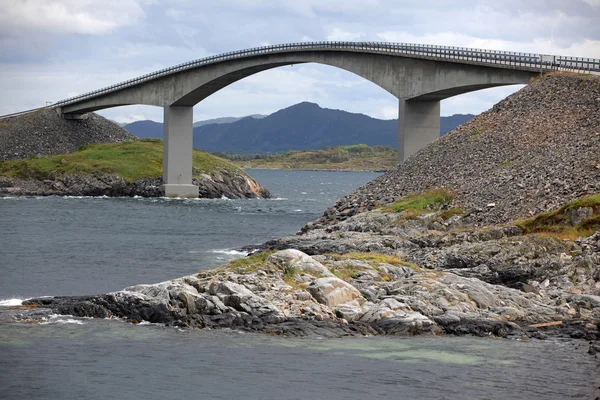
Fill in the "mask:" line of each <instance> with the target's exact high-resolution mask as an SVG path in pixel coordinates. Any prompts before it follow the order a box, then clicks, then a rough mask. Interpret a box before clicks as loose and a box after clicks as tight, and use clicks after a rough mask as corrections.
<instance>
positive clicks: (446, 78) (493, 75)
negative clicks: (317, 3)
mask: <svg viewBox="0 0 600 400" xmlns="http://www.w3.org/2000/svg"><path fill="white" fill-rule="evenodd" d="M371 45H372V44H371ZM371 45H369V46H366V47H365V46H364V45H363V44H357V43H355V44H350V45H344V46H337V45H335V44H334V45H332V46H329V44H327V45H323V46H307V47H302V46H300V47H298V46H295V45H282V46H281V47H279V48H262V50H261V49H251V50H249V51H248V53H247V54H246V53H239V54H238V53H234V54H232V55H224V56H217V57H216V58H215V59H214V60H209V61H207V62H203V61H202V60H199V61H198V62H195V64H194V63H188V64H184V65H181V66H177V67H173V68H172V69H169V70H167V71H166V72H165V71H159V72H158V73H157V74H155V75H149V76H147V77H141V78H140V79H138V80H133V81H131V82H125V83H123V84H120V85H115V86H114V87H109V88H106V89H103V90H100V91H98V92H92V93H90V94H86V95H82V96H79V97H78V98H75V99H68V100H66V101H63V102H59V107H60V112H61V113H62V114H63V115H64V116H65V117H66V118H73V117H74V118H78V117H79V116H81V115H83V114H85V113H87V112H91V111H96V110H101V109H105V108H110V107H116V106H123V105H136V104H139V105H152V106H160V107H163V108H164V141H165V150H164V165H163V180H164V183H165V192H166V194H167V195H177V196H180V195H183V196H194V194H195V193H196V195H197V189H196V188H195V187H193V185H192V184H191V173H192V168H191V151H192V124H193V111H192V107H193V106H194V105H196V104H198V103H199V102H201V101H202V100H204V99H205V98H207V97H208V96H210V95H211V94H213V93H215V92H217V91H219V90H221V89H223V88H224V87H226V86H228V85H230V84H232V83H234V82H237V81H239V80H241V79H243V78H246V77H248V76H251V75H253V74H256V73H259V72H262V71H266V70H269V69H273V68H277V67H282V66H286V65H293V64H303V63H318V64H324V65H329V66H333V67H337V68H341V69H343V70H346V71H349V72H351V73H354V74H356V75H358V76H360V77H362V78H364V79H366V80H368V81H370V82H372V83H375V84H376V85H378V86H380V87H381V88H383V89H384V90H386V91H387V92H389V93H391V94H392V95H394V96H395V97H397V98H398V100H399V106H398V107H399V108H398V109H399V128H398V140H399V145H398V148H399V158H400V162H402V161H403V160H405V159H406V158H407V157H408V156H410V155H411V154H413V153H415V152H416V151H417V150H419V149H420V148H422V147H423V146H425V145H427V144H428V143H430V142H432V141H433V140H435V139H437V138H438V137H439V131H440V122H439V117H440V101H441V100H443V99H445V98H448V97H451V96H454V95H457V94H462V93H467V92H470V91H474V90H479V89H484V88H489V87H496V86H503V85H513V84H526V83H528V82H529V80H530V78H531V77H532V76H533V75H536V74H538V73H539V69H538V68H537V65H536V64H535V62H533V61H531V60H532V59H533V58H532V57H529V56H525V55H521V56H519V57H516V56H513V61H512V63H511V61H510V59H506V60H508V61H502V60H501V59H494V61H493V62H490V61H489V60H488V59H489V58H490V57H491V55H490V54H488V53H485V52H482V53H477V54H479V55H478V56H475V55H474V54H472V53H469V52H467V53H465V52H463V51H462V50H460V51H454V53H452V52H450V51H448V52H447V53H444V54H442V53H441V52H439V53H435V54H433V53H431V52H428V51H421V52H419V51H420V50H419V51H416V49H415V48H408V49H403V50H402V49H399V48H394V47H393V46H392V45H391V44H381V45H382V46H379V47H378V46H374V47H373V46H371ZM463 50H464V49H463ZM436 51H437V50H436ZM496 56H497V55H494V57H496ZM478 57H479V58H478ZM486 57H487V58H486ZM498 57H499V56H498ZM486 60H487V62H486Z"/></svg>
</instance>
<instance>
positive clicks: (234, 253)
mask: <svg viewBox="0 0 600 400" xmlns="http://www.w3.org/2000/svg"><path fill="white" fill-rule="evenodd" d="M208 252H209V253H218V254H227V255H229V256H240V257H245V256H247V255H248V252H246V251H238V250H232V249H221V250H209V251H208Z"/></svg>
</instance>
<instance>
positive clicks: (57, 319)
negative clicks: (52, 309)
mask: <svg viewBox="0 0 600 400" xmlns="http://www.w3.org/2000/svg"><path fill="white" fill-rule="evenodd" d="M61 317H62V318H64V317H65V316H64V315H50V317H49V319H47V320H46V321H42V322H40V325H54V324H73V325H84V324H85V322H83V321H80V320H78V319H73V318H66V319H61Z"/></svg>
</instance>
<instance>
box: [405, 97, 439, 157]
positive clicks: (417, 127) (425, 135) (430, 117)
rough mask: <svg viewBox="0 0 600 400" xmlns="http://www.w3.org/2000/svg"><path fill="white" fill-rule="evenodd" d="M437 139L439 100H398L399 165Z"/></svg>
mask: <svg viewBox="0 0 600 400" xmlns="http://www.w3.org/2000/svg"><path fill="white" fill-rule="evenodd" d="M439 137H440V102H439V100H402V99H400V105H399V109H398V158H399V162H400V163H402V162H404V161H405V160H406V159H407V158H408V157H409V156H411V155H413V154H414V153H416V152H417V151H419V150H420V149H421V148H423V147H425V146H427V145H428V144H429V143H431V142H433V141H434V140H436V139H437V138H439Z"/></svg>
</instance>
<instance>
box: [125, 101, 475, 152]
mask: <svg viewBox="0 0 600 400" xmlns="http://www.w3.org/2000/svg"><path fill="white" fill-rule="evenodd" d="M472 117H473V115H471V114H466V115H463V114H458V115H453V116H450V117H441V119H440V134H442V135H443V134H445V133H447V132H449V131H450V130H452V129H454V128H455V127H456V126H458V125H460V124H461V123H464V122H466V121H468V120H469V119H471V118H472ZM125 129H127V130H129V131H130V132H131V133H133V134H135V135H136V136H139V137H162V124H161V123H157V122H153V121H139V122H136V123H133V124H129V125H126V126H125ZM397 137H398V121H397V120H380V119H376V118H371V117H369V116H367V115H364V114H355V113H349V112H346V111H342V110H331V109H326V108H321V107H319V106H318V105H317V104H314V103H308V102H304V103H299V104H296V105H293V106H291V107H288V108H285V109H283V110H279V111H277V112H275V113H273V114H271V115H269V116H267V117H264V118H261V119H257V118H248V117H247V118H242V119H239V120H237V121H234V122H230V123H220V124H207V125H203V126H199V127H196V128H194V148H197V149H202V150H205V151H208V152H228V153H238V154H246V155H248V154H273V153H283V152H286V151H289V150H317V149H322V148H324V147H330V146H339V145H354V144H359V143H364V144H367V145H369V146H391V147H393V148H396V149H397V148H398V143H397Z"/></svg>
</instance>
